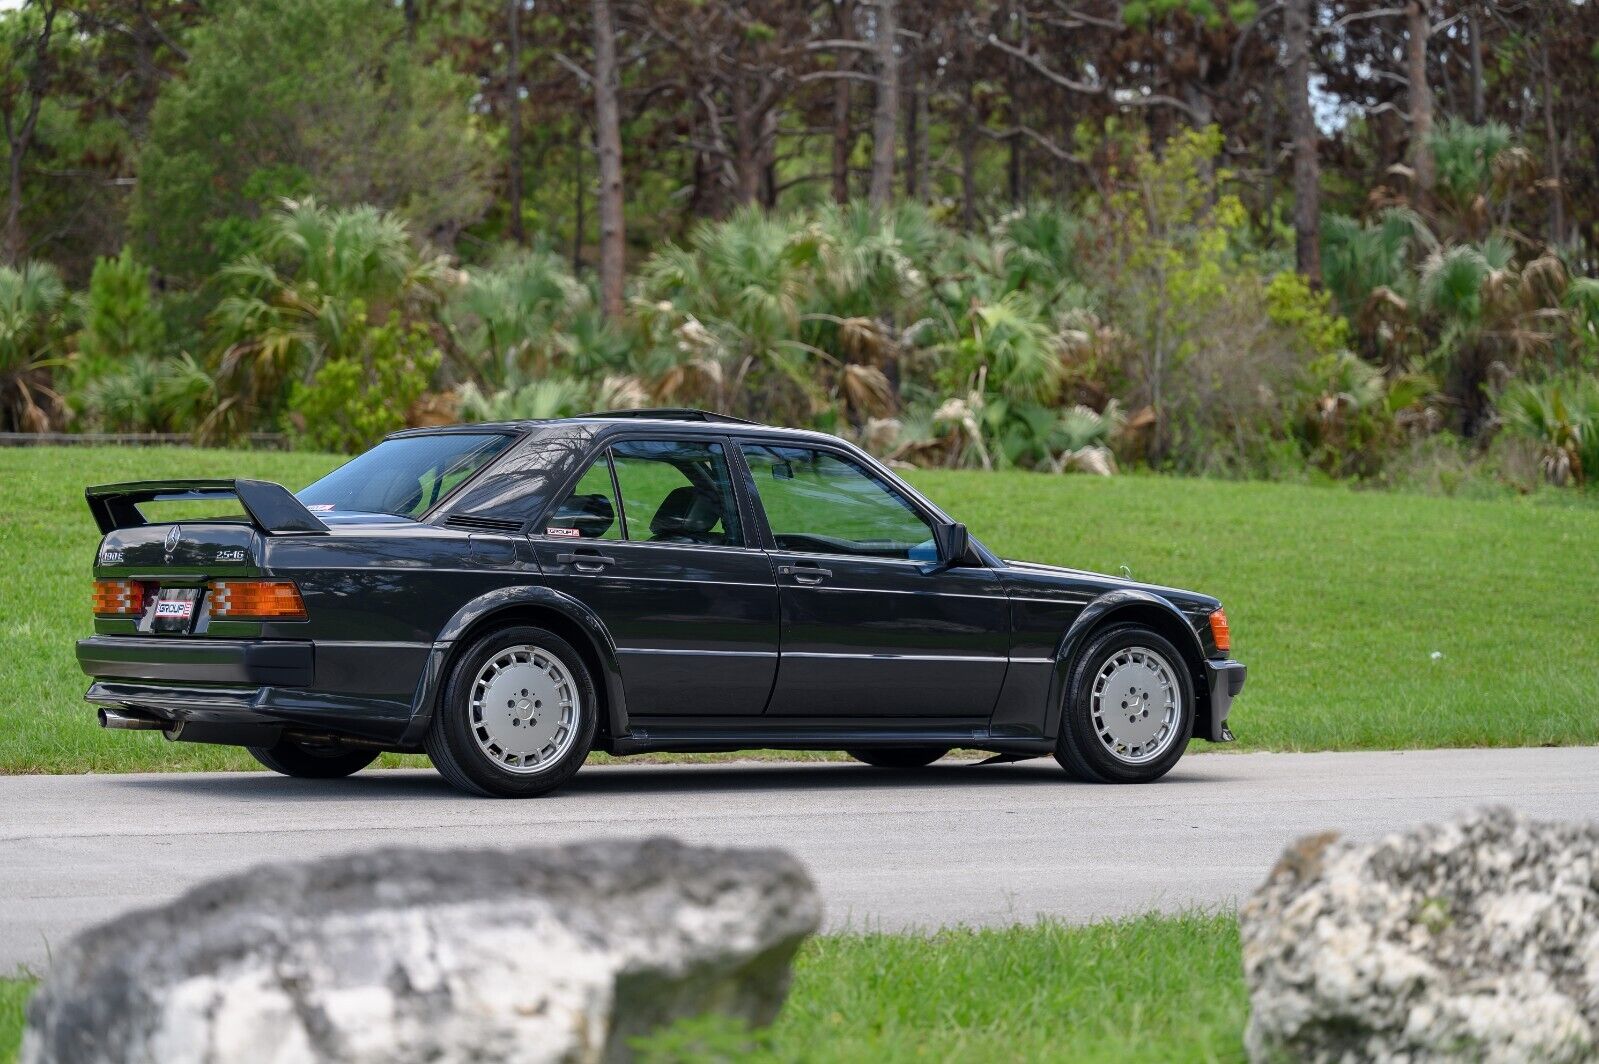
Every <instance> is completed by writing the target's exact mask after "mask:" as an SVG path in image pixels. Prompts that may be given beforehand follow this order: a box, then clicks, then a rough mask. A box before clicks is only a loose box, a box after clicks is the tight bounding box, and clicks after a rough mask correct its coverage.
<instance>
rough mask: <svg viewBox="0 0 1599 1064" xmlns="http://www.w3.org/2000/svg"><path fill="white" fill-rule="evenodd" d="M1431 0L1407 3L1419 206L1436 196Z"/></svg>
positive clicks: (1412, 154) (1412, 141) (1412, 142)
mask: <svg viewBox="0 0 1599 1064" xmlns="http://www.w3.org/2000/svg"><path fill="white" fill-rule="evenodd" d="M1427 7H1428V0H1410V2H1409V3H1408V4H1406V5H1405V37H1406V48H1405V53H1406V59H1407V64H1406V66H1407V73H1408V75H1409V79H1410V93H1409V94H1410V168H1411V170H1412V171H1413V172H1414V173H1415V175H1416V177H1415V190H1414V191H1415V195H1414V197H1413V198H1414V200H1415V202H1416V205H1417V206H1424V205H1425V204H1426V202H1427V200H1429V199H1430V198H1431V196H1432V186H1433V182H1434V178H1435V174H1434V171H1433V161H1432V147H1431V145H1429V144H1428V143H1427V140H1428V138H1429V137H1431V136H1432V87H1431V86H1429V85H1428V84H1427V38H1428V36H1429V35H1430V34H1431V32H1432V20H1431V18H1430V16H1429V14H1428V10H1427Z"/></svg>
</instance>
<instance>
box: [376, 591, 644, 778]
mask: <svg viewBox="0 0 1599 1064" xmlns="http://www.w3.org/2000/svg"><path fill="white" fill-rule="evenodd" d="M529 609H534V610H540V611H549V612H553V613H557V614H559V615H560V616H561V617H562V618H563V619H565V620H566V621H567V622H569V623H570V624H571V625H572V626H573V627H575V628H576V629H578V630H579V631H581V632H582V634H583V636H584V638H586V639H587V641H588V643H589V648H590V649H592V650H593V651H594V657H595V659H596V660H597V661H598V662H599V666H600V675H598V676H596V677H595V678H594V679H595V681H596V682H597V683H600V684H603V685H604V687H605V705H606V710H607V713H606V716H607V719H608V721H609V724H610V729H611V734H612V735H626V734H627V731H628V723H627V701H626V697H625V695H624V694H623V690H622V670H621V667H620V666H619V665H618V663H617V657H616V641H615V640H613V639H612V638H611V633H610V631H609V630H608V629H607V628H606V627H605V623H604V622H603V621H601V620H600V618H599V615H598V614H596V613H595V612H594V611H593V610H591V609H589V608H588V607H587V606H585V605H584V604H583V603H581V602H579V601H578V600H577V599H575V598H573V597H572V596H570V595H564V594H562V593H561V592H559V591H556V590H554V589H552V588H548V587H544V586H542V585H537V584H534V585H525V586H521V587H502V588H497V589H495V590H493V591H490V592H488V593H487V594H484V595H480V596H478V597H477V598H475V599H473V600H472V601H470V602H468V603H467V604H466V605H464V606H462V607H461V608H460V609H459V610H457V611H456V612H455V615H454V616H453V617H451V618H450V619H449V620H448V621H447V622H445V625H444V627H443V628H442V629H441V630H440V631H439V635H438V638H437V639H436V640H435V641H434V643H433V651H432V653H431V654H429V655H428V663H427V666H426V668H424V669H423V670H422V679H421V680H420V681H419V682H418V684H417V692H416V698H415V701H414V703H413V706H414V710H413V712H412V714H411V723H410V724H409V725H408V726H407V727H406V730H405V738H404V741H405V743H406V744H407V745H416V746H419V745H421V742H422V737H423V736H424V735H426V734H427V730H428V726H429V725H430V724H432V722H433V713H434V710H435V709H436V707H437V706H438V700H439V698H440V696H441V694H442V692H443V689H444V683H445V680H446V678H447V677H448V676H449V670H450V666H451V664H452V663H453V661H454V658H455V654H456V653H457V651H459V650H460V649H462V648H463V647H464V643H465V640H466V639H467V638H468V637H469V636H471V635H473V634H474V633H475V632H476V631H477V630H479V629H480V628H481V627H482V626H483V625H485V624H488V623H492V622H493V621H494V619H495V617H496V616H501V615H503V616H504V617H505V618H506V620H508V621H515V620H516V619H517V615H518V613H520V612H523V611H527V610H529ZM532 620H533V619H529V623H532Z"/></svg>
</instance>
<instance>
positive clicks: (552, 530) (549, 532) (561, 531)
mask: <svg viewBox="0 0 1599 1064" xmlns="http://www.w3.org/2000/svg"><path fill="white" fill-rule="evenodd" d="M544 534H545V535H546V536H582V535H583V533H581V532H579V531H578V530H577V529H575V528H556V527H555V526H554V525H551V526H550V527H548V528H546V529H545V530H544Z"/></svg>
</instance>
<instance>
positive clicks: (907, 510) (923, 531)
mask: <svg viewBox="0 0 1599 1064" xmlns="http://www.w3.org/2000/svg"><path fill="white" fill-rule="evenodd" d="M744 458H745V460H746V461H747V462H748V463H749V467H750V472H751V473H752V474H753V475H754V477H755V489H756V491H757V492H759V493H760V496H761V506H762V507H763V508H764V509H765V510H766V520H767V522H768V523H769V524H770V525H771V526H772V536H773V538H774V539H776V540H777V545H778V546H779V547H780V548H782V549H783V550H791V551H802V552H805V553H810V554H860V555H866V556H869V557H876V558H909V559H914V560H916V561H936V560H937V558H938V549H937V548H936V547H935V546H934V544H933V530H932V526H930V525H929V524H928V523H927V522H926V521H925V520H923V518H922V516H921V514H919V513H917V512H916V511H915V510H914V509H913V508H912V507H911V504H910V503H909V502H908V501H906V500H905V499H904V498H903V497H901V496H900V494H899V493H898V492H896V491H893V490H892V489H890V488H889V487H888V485H886V484H884V483H882V482H881V481H879V480H877V479H876V478H875V477H873V476H871V475H870V474H869V473H867V472H866V470H864V469H862V468H861V467H860V466H858V465H856V464H855V463H854V462H851V461H848V460H846V459H843V458H839V457H837V456H836V455H832V454H829V453H828V452H826V451H814V450H811V449H810V448H808V447H753V446H749V445H745V447H744Z"/></svg>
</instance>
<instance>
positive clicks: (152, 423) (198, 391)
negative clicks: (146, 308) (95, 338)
mask: <svg viewBox="0 0 1599 1064" xmlns="http://www.w3.org/2000/svg"><path fill="white" fill-rule="evenodd" d="M75 399H76V402H75V407H76V414H77V418H76V424H78V425H80V426H81V427H83V428H86V429H89V430H91V431H96V432H170V433H192V432H193V431H194V429H195V426H197V425H201V424H204V422H205V420H206V418H207V417H208V416H209V415H210V413H211V411H212V410H214V409H215V408H216V403H217V389H216V382H215V381H214V380H212V378H211V374H210V373H208V372H206V369H205V367H204V366H202V365H200V363H199V362H198V361H197V360H196V359H195V358H194V356H193V355H190V354H188V353H187V352H184V353H181V354H177V355H170V356H162V355H149V354H132V355H129V356H127V357H126V358H123V359H120V360H119V361H117V362H116V363H115V364H114V365H112V366H110V367H109V368H105V369H102V370H101V371H100V372H99V373H97V374H95V375H94V376H93V377H92V378H90V379H89V380H88V381H87V382H85V383H84V385H83V386H82V389H81V391H79V392H78V393H77V395H76V397H75Z"/></svg>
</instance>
